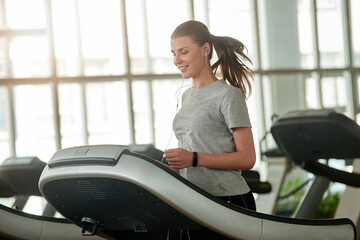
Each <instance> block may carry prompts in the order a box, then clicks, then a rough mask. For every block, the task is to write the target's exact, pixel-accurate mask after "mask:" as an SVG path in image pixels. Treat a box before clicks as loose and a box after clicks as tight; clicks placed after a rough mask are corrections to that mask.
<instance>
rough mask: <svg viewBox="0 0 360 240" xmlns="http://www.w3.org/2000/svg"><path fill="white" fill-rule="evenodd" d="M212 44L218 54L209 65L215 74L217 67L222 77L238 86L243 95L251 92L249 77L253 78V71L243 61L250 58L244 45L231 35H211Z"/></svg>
mask: <svg viewBox="0 0 360 240" xmlns="http://www.w3.org/2000/svg"><path fill="white" fill-rule="evenodd" d="M211 38H212V44H213V46H214V49H215V51H216V54H217V56H218V60H217V61H216V62H215V63H214V64H213V65H212V66H211V70H212V71H213V73H214V74H216V72H217V70H218V67H219V66H220V71H221V73H222V75H223V79H224V80H225V81H227V82H228V83H229V84H230V85H232V86H234V87H237V88H240V90H241V91H242V92H243V94H244V97H245V98H247V97H248V96H250V94H251V90H252V87H251V81H250V78H251V79H254V78H253V76H254V72H253V71H252V70H251V69H250V68H249V67H248V66H247V65H246V64H245V63H244V61H248V62H250V63H251V64H252V62H251V60H250V58H249V57H248V56H247V55H246V54H245V53H244V51H246V52H247V48H246V47H245V45H244V44H243V43H242V42H241V41H239V40H237V39H234V38H231V37H220V36H214V35H212V36H211Z"/></svg>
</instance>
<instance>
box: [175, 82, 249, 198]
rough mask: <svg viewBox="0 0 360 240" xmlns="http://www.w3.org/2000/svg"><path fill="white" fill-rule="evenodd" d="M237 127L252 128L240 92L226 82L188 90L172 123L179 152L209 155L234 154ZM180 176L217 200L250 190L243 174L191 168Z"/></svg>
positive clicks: (184, 170) (236, 171)
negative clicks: (180, 150) (234, 131)
mask: <svg viewBox="0 0 360 240" xmlns="http://www.w3.org/2000/svg"><path fill="white" fill-rule="evenodd" d="M235 127H251V123H250V119H249V114H248V110H247V107H246V102H245V99H244V95H243V93H242V92H241V90H240V89H239V88H236V87H233V86H231V85H228V84H227V83H226V82H225V81H224V80H218V81H215V82H213V83H211V84H209V85H206V86H203V87H200V88H189V89H187V90H186V91H185V92H184V94H183V96H182V107H181V109H180V111H179V112H178V114H177V115H176V116H175V118H174V122H173V128H174V132H175V135H176V137H177V139H178V147H179V148H182V149H185V150H187V151H190V152H199V153H208V154H223V153H230V152H235V151H236V146H235V142H234V139H233V135H232V130H231V129H232V128H235ZM219 161H221V159H219ZM180 174H181V176H183V177H184V178H186V179H187V180H189V181H190V182H192V183H194V184H195V185H197V186H198V187H200V188H202V189H204V190H205V191H207V192H209V193H211V194H213V195H214V196H233V195H238V194H244V193H247V192H249V190H250V189H249V187H248V185H247V183H246V181H245V180H244V178H243V177H242V175H241V170H235V171H233V170H221V169H213V168H206V167H188V168H185V169H182V170H181V172H180Z"/></svg>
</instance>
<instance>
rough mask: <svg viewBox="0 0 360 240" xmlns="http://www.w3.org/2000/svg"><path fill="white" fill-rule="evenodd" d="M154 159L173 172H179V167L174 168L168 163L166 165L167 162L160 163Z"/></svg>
mask: <svg viewBox="0 0 360 240" xmlns="http://www.w3.org/2000/svg"><path fill="white" fill-rule="evenodd" d="M155 161H157V162H158V163H160V164H162V165H164V166H165V167H167V168H169V169H170V170H171V171H173V172H175V173H177V174H180V169H178V168H174V167H172V166H169V165H167V164H165V163H162V162H161V161H159V160H155Z"/></svg>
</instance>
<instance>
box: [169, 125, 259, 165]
mask: <svg viewBox="0 0 360 240" xmlns="http://www.w3.org/2000/svg"><path fill="white" fill-rule="evenodd" d="M233 137H234V141H235V146H236V152H232V153H224V154H206V153H198V166H199V167H208V168H217V169H227V170H237V169H251V168H252V167H253V166H254V164H255V160H256V154H255V146H254V140H253V135H252V131H251V128H234V129H233ZM164 157H165V158H166V161H167V162H168V163H169V164H170V165H171V166H172V167H174V168H178V169H182V168H186V167H190V166H192V161H193V153H192V152H189V151H186V150H184V149H180V148H175V149H169V150H165V155H164Z"/></svg>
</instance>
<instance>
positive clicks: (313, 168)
mask: <svg viewBox="0 0 360 240" xmlns="http://www.w3.org/2000/svg"><path fill="white" fill-rule="evenodd" d="M302 167H303V168H304V169H305V170H307V171H309V172H311V173H313V174H315V175H320V176H324V177H327V178H328V179H330V180H331V181H334V182H339V183H343V184H346V185H348V186H352V187H360V174H358V173H350V172H346V171H343V170H339V169H335V168H332V167H329V166H327V165H324V164H322V163H319V162H317V161H315V162H304V165H303V166H302Z"/></svg>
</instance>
